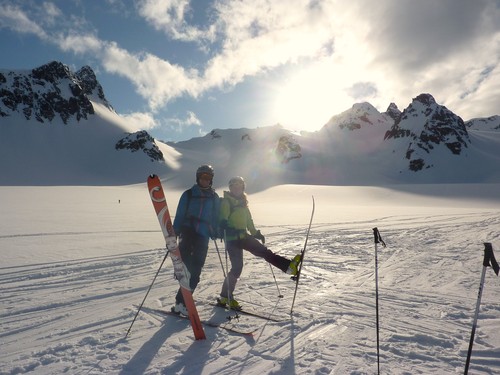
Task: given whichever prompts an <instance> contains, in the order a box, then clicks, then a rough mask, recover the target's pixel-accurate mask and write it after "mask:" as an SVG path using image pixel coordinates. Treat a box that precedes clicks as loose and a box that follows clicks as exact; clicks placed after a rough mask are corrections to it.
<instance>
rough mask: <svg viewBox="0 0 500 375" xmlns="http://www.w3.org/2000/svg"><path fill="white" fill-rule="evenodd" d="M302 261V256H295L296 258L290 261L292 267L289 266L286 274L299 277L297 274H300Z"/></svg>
mask: <svg viewBox="0 0 500 375" xmlns="http://www.w3.org/2000/svg"><path fill="white" fill-rule="evenodd" d="M301 261H302V254H297V255H295V257H294V258H293V259H292V260H291V261H290V265H289V266H288V270H287V271H286V273H287V274H289V275H292V276H297V274H298V273H299V264H300V262H301Z"/></svg>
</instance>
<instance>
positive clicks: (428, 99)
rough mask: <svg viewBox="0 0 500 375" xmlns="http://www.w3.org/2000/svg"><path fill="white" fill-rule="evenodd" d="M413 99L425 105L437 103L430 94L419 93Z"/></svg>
mask: <svg viewBox="0 0 500 375" xmlns="http://www.w3.org/2000/svg"><path fill="white" fill-rule="evenodd" d="M413 101H417V102H420V103H422V104H424V105H427V106H430V105H432V104H437V103H436V100H435V99H434V97H433V96H432V95H431V94H420V95H418V96H417V97H416V98H414V99H413Z"/></svg>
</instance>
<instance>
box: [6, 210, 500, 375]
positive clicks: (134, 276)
mask: <svg viewBox="0 0 500 375" xmlns="http://www.w3.org/2000/svg"><path fill="white" fill-rule="evenodd" d="M374 223H376V226H377V227H378V228H379V229H380V232H381V235H382V237H383V239H384V240H385V241H386V243H387V247H386V248H383V247H382V246H379V247H378V274H379V309H380V356H381V357H380V361H381V371H382V372H384V373H388V372H389V371H387V369H390V373H391V374H434V373H441V374H444V373H446V374H449V373H461V372H463V368H464V364H465V358H466V355H467V348H468V342H469V338H470V332H471V326H472V317H473V313H474V308H475V303H476V298H477V290H478V287H479V278H480V272H481V266H482V249H483V247H482V241H483V239H484V240H489V241H491V242H493V241H494V240H498V238H499V233H498V228H499V226H500V217H499V215H498V211H495V210H492V211H491V212H485V211H484V210H482V211H480V212H474V211H473V210H471V212H468V213H467V214H446V213H443V214H434V215H420V216H412V215H410V214H408V215H400V216H398V215H395V216H386V217H380V218H377V219H376V220H367V221H353V222H345V223H314V224H313V227H312V229H311V235H310V238H309V242H308V252H307V254H306V258H305V263H304V268H303V275H302V277H301V284H300V287H299V293H298V297H297V301H296V304H295V307H294V314H293V317H291V318H290V315H289V312H290V305H291V299H292V296H293V288H294V283H293V282H292V281H290V280H289V277H288V276H287V275H284V274H282V273H281V272H280V271H279V270H276V269H275V270H274V273H275V276H276V281H277V283H278V286H279V290H280V293H281V294H282V295H284V298H282V299H280V298H279V297H278V289H277V287H276V284H275V282H274V279H273V276H272V273H271V270H270V268H269V266H268V265H267V264H266V263H265V262H263V261H262V260H259V259H256V258H253V257H252V256H250V255H249V254H248V255H247V254H246V255H245V268H244V271H243V275H242V277H241V280H240V282H239V284H238V286H237V296H236V298H238V297H240V298H239V299H240V300H241V301H242V304H243V305H245V304H247V305H254V306H255V307H254V308H255V309H258V310H259V311H261V312H263V313H269V314H272V315H273V316H277V317H282V318H285V319H286V320H285V321H281V322H271V321H265V320H262V319H258V318H253V317H249V316H243V315H242V316H241V317H240V320H239V321H232V322H231V323H227V324H234V325H235V326H237V327H240V328H249V329H256V330H257V331H256V332H255V334H254V337H253V338H248V337H243V336H239V335H235V334H231V333H228V332H226V331H224V330H221V329H217V328H210V327H205V331H206V334H207V340H205V341H200V342H196V341H194V340H193V335H192V331H191V328H190V326H189V324H188V322H187V321H183V320H182V321H181V320H179V319H177V318H175V317H159V316H155V315H154V314H150V313H147V312H144V313H142V312H141V313H140V314H139V316H138V319H137V321H136V322H135V324H134V326H133V328H132V330H131V334H130V336H129V337H128V338H127V339H124V336H125V332H126V331H127V329H128V327H129V326H130V323H131V321H132V319H133V317H134V315H135V312H136V306H137V305H138V304H139V303H140V302H141V301H142V299H143V297H144V295H145V293H146V290H147V287H148V286H149V284H150V283H151V281H152V278H153V276H154V274H155V272H156V270H157V269H158V267H159V265H160V262H161V260H162V259H163V256H164V249H161V248H153V249H142V250H141V251H134V252H126V253H123V254H117V255H103V256H92V257H89V258H85V259H77V260H68V261H60V262H47V263H38V264H29V265H25V266H13V267H0V288H1V291H2V293H1V297H0V300H1V301H2V303H1V310H0V327H1V329H0V343H1V348H2V350H1V354H0V374H2V375H13V374H24V373H31V372H35V373H41V374H58V373H68V374H103V373H106V374H122V375H125V374H140V373H144V374H259V375H261V374H281V373H286V374H294V373H296V374H317V375H321V374H373V373H376V369H377V357H376V356H377V353H376V329H375V272H374V269H375V268H374V245H373V238H372V237H373V236H372V231H371V229H372V227H373V226H374ZM261 229H262V230H263V232H265V233H269V234H268V235H267V236H266V239H267V245H268V246H269V247H270V248H271V249H272V250H273V251H275V252H278V253H280V254H283V255H286V256H288V257H292V256H293V255H295V254H296V253H298V252H300V250H301V249H302V247H303V241H304V236H305V229H306V228H304V226H298V225H297V226H295V225H285V226H278V225H276V226H265V227H262V228H261ZM151 232H155V231H151ZM91 234H92V233H91V232H64V233H62V232H61V233H33V234H24V235H18V234H16V235H9V234H4V235H2V236H0V241H2V240H5V239H8V240H15V239H16V238H17V237H19V236H21V237H23V238H24V240H27V241H31V242H30V243H31V244H32V245H33V246H36V243H37V241H39V238H40V237H44V240H45V241H50V237H52V236H59V235H64V236H66V238H67V239H68V240H69V241H72V240H74V239H75V238H76V237H79V236H82V235H91ZM115 234H116V233H115ZM110 235H112V234H111V233H110ZM155 235H157V236H161V235H160V233H159V232H158V234H154V233H151V236H155ZM99 236H106V233H103V232H101V233H99ZM120 236H121V237H122V240H123V241H127V240H128V239H131V238H133V236H134V231H122V232H121V233H120ZM218 246H219V250H221V256H222V261H223V262H224V261H225V260H224V252H223V246H222V244H220V242H219V243H218ZM172 275H173V271H172V267H171V264H170V260H169V259H167V261H166V263H165V265H164V267H163V268H162V270H161V272H160V274H159V276H158V279H157V281H156V283H155V285H154V287H153V288H152V290H151V293H150V295H149V297H148V299H147V302H146V306H151V307H154V308H158V307H160V306H161V305H163V306H164V308H170V305H171V304H172V302H173V296H174V294H175V292H176V290H177V285H178V284H177V282H176V281H175V280H174V279H173V277H172ZM487 275H488V277H487V278H486V283H485V288H484V291H483V299H482V305H481V311H480V316H479V321H478V330H477V331H476V340H475V344H474V351H473V357H472V362H471V368H470V371H471V373H474V374H498V373H500V339H499V338H498V337H497V335H498V331H499V329H500V305H499V304H498V293H499V291H500V288H499V285H498V281H497V279H493V276H494V274H493V272H492V271H491V270H490V271H489V272H488V274H487ZM492 275H493V276H492ZM222 280H223V276H222V271H221V264H220V261H219V258H218V256H217V253H216V251H215V246H214V244H213V242H212V243H211V247H210V253H209V257H208V258H207V264H206V266H205V268H204V271H203V274H202V281H201V282H200V284H199V287H198V289H197V290H196V292H195V300H199V301H200V303H199V304H198V305H199V310H200V316H201V317H202V318H203V319H208V318H213V317H214V316H218V317H219V319H222V320H223V319H224V314H226V313H225V312H224V311H223V310H222V309H218V310H220V311H216V310H217V308H212V307H210V306H209V305H207V304H206V303H203V301H207V300H215V297H216V296H217V295H218V292H219V289H220V286H221V283H222ZM493 280H495V281H496V283H494V282H493Z"/></svg>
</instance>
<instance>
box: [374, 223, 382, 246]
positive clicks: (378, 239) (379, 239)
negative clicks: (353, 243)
mask: <svg viewBox="0 0 500 375" xmlns="http://www.w3.org/2000/svg"><path fill="white" fill-rule="evenodd" d="M373 238H374V241H375V244H378V243H381V244H382V246H383V247H385V242H384V240H382V236H381V235H380V232H379V231H378V228H377V227H375V228H373Z"/></svg>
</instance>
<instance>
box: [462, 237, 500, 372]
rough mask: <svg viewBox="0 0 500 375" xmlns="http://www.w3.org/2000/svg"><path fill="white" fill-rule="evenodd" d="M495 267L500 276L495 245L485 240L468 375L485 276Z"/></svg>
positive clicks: (468, 359) (466, 364)
mask: <svg viewBox="0 0 500 375" xmlns="http://www.w3.org/2000/svg"><path fill="white" fill-rule="evenodd" d="M490 263H491V267H492V268H493V270H494V271H495V273H496V274H497V276H498V271H499V267H498V263H497V261H496V259H495V255H494V254H493V247H492V246H491V243H489V242H485V243H484V259H483V271H482V273H481V282H480V283H479V292H478V294H477V302H476V311H475V313H474V323H473V324H472V333H471V336H470V341H469V350H468V352H467V360H466V362H465V371H464V375H467V374H468V372H469V365H470V359H471V355H472V346H473V345H474V335H475V334H476V327H477V318H478V315H479V307H480V305H481V296H482V294H483V286H484V278H485V276H486V268H487V267H488V266H490Z"/></svg>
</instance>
